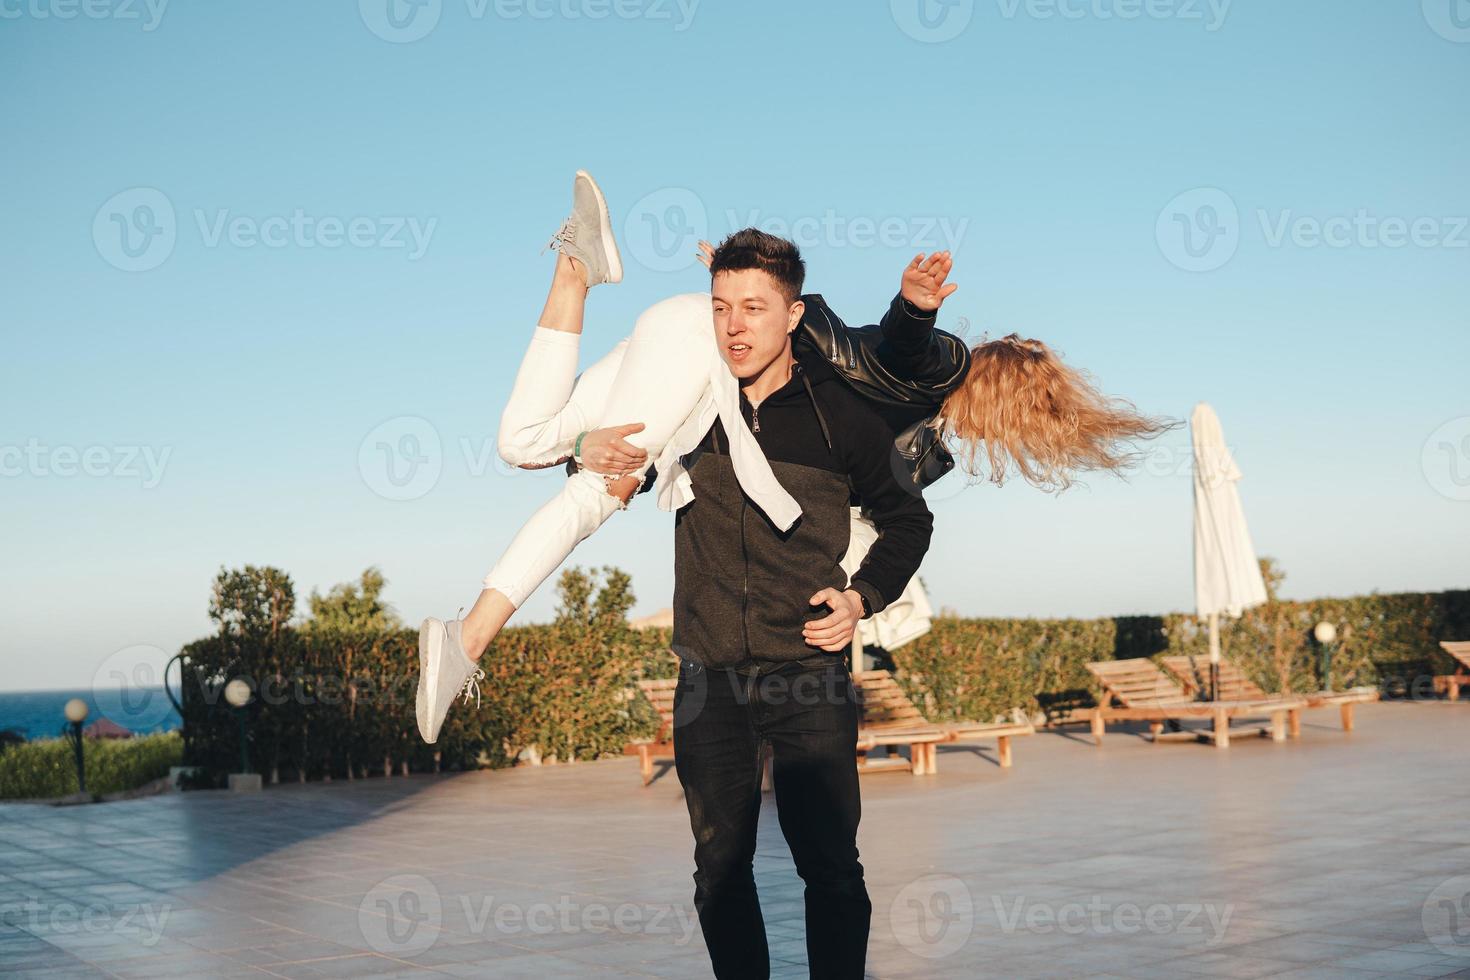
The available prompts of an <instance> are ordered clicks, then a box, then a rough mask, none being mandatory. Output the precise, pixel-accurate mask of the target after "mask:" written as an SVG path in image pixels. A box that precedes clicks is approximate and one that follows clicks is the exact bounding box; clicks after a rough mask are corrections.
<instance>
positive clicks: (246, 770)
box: [225, 677, 260, 793]
mask: <svg viewBox="0 0 1470 980" xmlns="http://www.w3.org/2000/svg"><path fill="white" fill-rule="evenodd" d="M251 694H252V692H251V690H250V684H249V682H248V681H246V680H244V679H243V678H240V677H236V678H235V679H234V680H232V681H230V682H229V683H228V684H226V685H225V701H227V702H228V703H229V705H230V707H231V708H232V709H233V710H234V712H235V720H236V721H238V722H239V724H240V771H239V772H233V773H230V789H232V790H234V791H235V792H237V793H256V792H259V791H260V776H258V775H255V774H253V773H251V771H250V753H249V750H248V748H247V741H246V731H245V706H246V705H248V704H249V703H250V698H251Z"/></svg>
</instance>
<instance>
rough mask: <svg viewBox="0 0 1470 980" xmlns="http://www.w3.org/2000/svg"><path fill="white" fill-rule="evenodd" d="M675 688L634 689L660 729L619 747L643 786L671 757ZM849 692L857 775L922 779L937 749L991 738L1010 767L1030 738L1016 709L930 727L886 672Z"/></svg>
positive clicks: (859, 680) (862, 679) (645, 683)
mask: <svg viewBox="0 0 1470 980" xmlns="http://www.w3.org/2000/svg"><path fill="white" fill-rule="evenodd" d="M678 684H679V682H678V680H677V679H674V678H670V679H668V680H641V681H639V682H638V690H639V691H641V692H642V693H643V696H644V697H646V698H647V699H648V701H649V703H650V704H652V705H653V707H654V709H655V710H656V711H657V712H658V715H659V721H660V724H659V728H658V732H657V733H656V734H655V735H654V737H653V738H646V739H638V740H636V741H633V742H629V743H628V744H627V746H625V747H624V749H623V754H624V755H636V756H638V763H639V766H638V768H639V771H640V773H641V774H642V776H643V785H645V786H647V785H648V784H649V783H650V782H652V781H653V770H654V761H655V760H657V759H663V758H668V759H672V758H673V755H674V688H675V687H677V686H678ZM853 688H854V689H855V690H856V691H857V694H858V700H859V702H860V703H861V705H862V718H861V719H860V721H859V723H858V740H857V745H856V746H855V749H856V751H857V753H858V772H859V773H868V772H887V771H892V770H902V771H907V772H912V773H913V774H914V775H915V776H923V775H927V774H929V773H933V772H937V771H938V769H937V760H936V758H935V756H936V753H935V750H934V747H935V746H936V745H937V744H939V743H941V742H973V741H980V740H982V739H991V738H993V739H995V741H996V753H997V755H998V757H999V761H1000V764H1001V766H1003V767H1005V768H1010V766H1011V763H1012V756H1011V739H1012V738H1015V737H1016V736H1019V735H1034V734H1035V733H1036V729H1035V727H1034V726H1032V724H1031V721H1030V719H1028V718H1027V717H1026V716H1025V715H1024V714H1023V713H1022V712H1021V711H1020V710H1019V709H1017V710H1016V711H1015V713H1014V715H1013V717H1012V720H1011V721H1008V722H995V723H987V722H974V721H956V722H941V723H939V724H933V723H930V722H928V721H926V720H925V719H924V716H923V714H921V713H920V711H919V709H918V708H917V707H915V706H914V703H913V702H912V701H910V700H909V699H908V695H906V694H904V693H903V689H902V688H900V687H899V686H898V682H897V681H895V680H894V679H893V676H892V675H891V674H889V672H888V671H886V670H868V671H859V672H857V673H855V674H853ZM887 745H906V746H908V748H909V757H908V758H907V759H905V758H904V757H902V756H889V757H887V758H874V757H872V756H871V752H872V750H873V749H875V748H878V747H879V746H887ZM762 788H763V789H765V790H767V791H769V790H770V788H771V759H770V756H769V754H767V756H766V759H765V772H764V775H763V778H762Z"/></svg>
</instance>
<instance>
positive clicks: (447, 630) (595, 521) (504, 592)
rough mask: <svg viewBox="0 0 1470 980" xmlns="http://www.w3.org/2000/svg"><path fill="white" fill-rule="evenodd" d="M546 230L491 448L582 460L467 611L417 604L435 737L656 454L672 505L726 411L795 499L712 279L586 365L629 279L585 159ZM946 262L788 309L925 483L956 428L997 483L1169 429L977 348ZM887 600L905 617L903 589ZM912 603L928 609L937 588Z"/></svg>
mask: <svg viewBox="0 0 1470 980" xmlns="http://www.w3.org/2000/svg"><path fill="white" fill-rule="evenodd" d="M738 237H739V233H737V235H736V236H732V240H733V239H736V238H738ZM548 247H553V248H556V249H557V250H558V253H559V254H558V256H557V262H556V270H555V272H554V274H553V278H552V285H551V290H550V292H549V294H548V297H547V301H546V306H545V308H544V309H543V311H542V315H541V319H540V320H539V321H538V326H537V327H536V329H535V331H534V333H533V336H532V339H531V343H530V346H529V348H528V350H527V352H526V357H525V359H524V360H523V361H522V364H521V367H520V370H519V371H518V373H517V375H516V381H515V385H514V387H513V389H512V393H511V397H510V401H509V403H508V404H507V406H506V410H505V412H504V414H503V415H502V418H501V425H500V433H499V449H500V454H501V456H502V457H503V458H504V459H505V460H506V461H507V462H509V463H511V464H513V465H516V466H520V467H523V468H528V469H531V468H540V467H546V466H554V465H558V464H560V463H563V462H566V461H567V460H568V459H571V460H572V461H573V462H574V463H575V464H576V470H575V472H574V473H573V475H572V476H571V478H570V479H569V480H568V481H567V483H566V484H565V485H564V486H563V487H562V488H561V490H560V491H559V492H558V493H557V494H556V495H555V496H554V497H553V499H552V500H550V501H549V502H548V503H547V504H545V505H543V506H542V507H541V508H540V509H539V510H538V511H537V512H536V514H535V515H533V516H532V517H531V519H530V520H529V521H528V522H527V523H526V524H525V525H524V526H523V527H522V528H521V530H520V531H519V532H518V533H517V535H516V536H515V538H514V539H513V540H512V542H511V544H510V546H509V548H508V549H507V550H506V552H505V554H504V555H503V556H502V557H501V559H500V561H499V562H497V563H496V565H495V567H494V568H493V569H492V570H491V571H490V573H489V574H488V575H487V576H486V577H485V580H484V582H483V589H482V591H481V593H480V595H479V597H478V598H477V600H476V601H475V604H474V606H473V607H472V608H471V610H470V613H469V615H468V616H466V617H464V618H463V619H454V620H450V621H448V622H444V621H440V620H438V619H434V618H430V619H426V620H425V621H424V624H423V626H422V628H421V630H420V634H419V659H420V678H419V691H418V703H417V706H416V707H417V715H418V718H419V730H420V734H421V735H422V736H423V737H424V739H425V740H426V741H429V742H433V741H434V740H435V739H436V738H437V736H438V731H439V727H440V725H441V724H442V722H443V719H444V716H445V714H446V712H447V710H448V706H449V704H450V702H452V700H453V699H454V698H455V697H456V696H458V695H460V694H461V693H463V694H464V696H466V697H468V695H469V692H470V689H471V688H472V687H473V686H474V683H475V681H477V680H478V679H480V678H481V677H483V676H484V675H483V672H482V671H480V670H479V669H478V667H477V665H476V661H477V660H478V659H479V657H480V656H481V655H482V654H483V652H484V650H485V649H486V648H487V647H488V645H489V643H490V642H491V641H492V640H493V639H494V637H495V636H496V635H497V634H498V633H499V631H500V630H501V628H503V627H504V625H505V623H506V621H507V620H508V619H509V618H510V616H511V614H512V613H514V612H515V610H516V608H517V607H518V606H520V605H521V603H523V602H524V601H525V599H526V597H528V596H529V595H530V594H531V592H533V591H534V590H535V588H536V587H537V586H539V585H540V583H541V582H543V581H544V580H545V579H546V578H547V577H549V576H550V574H551V573H552V572H553V571H554V570H555V569H556V567H557V566H558V565H560V564H561V562H562V561H564V560H565V559H566V557H567V556H568V555H569V554H570V553H571V551H572V549H574V548H575V547H576V545H577V544H578V543H579V542H580V541H582V540H583V539H584V538H585V537H587V536H588V535H589V534H591V533H592V532H593V531H595V530H596V529H597V528H598V527H600V526H601V525H602V523H603V522H604V521H606V520H607V518H608V517H609V516H611V514H612V512H613V511H614V510H617V509H619V508H622V507H626V506H627V501H628V499H629V498H630V497H631V496H632V495H633V493H635V492H637V490H638V489H639V488H640V487H642V485H643V483H644V478H645V476H646V474H647V471H648V469H649V468H650V465H652V464H654V463H655V462H656V464H657V465H656V470H657V474H658V477H657V484H656V489H657V495H658V499H659V505H660V507H661V508H663V509H665V510H675V509H677V508H678V507H680V506H683V505H684V504H686V503H688V502H689V500H691V499H692V493H691V492H690V490H689V485H688V478H687V476H685V475H684V473H683V467H682V465H681V463H680V461H679V457H681V456H682V455H683V454H685V453H687V452H688V451H690V450H691V449H693V447H694V446H695V445H697V444H698V442H699V440H700V439H701V438H702V437H703V435H704V433H705V432H706V431H708V429H709V427H710V425H711V424H713V421H714V419H715V418H716V417H719V418H720V419H721V420H722V422H723V423H724V426H723V427H724V430H725V432H726V433H727V434H728V435H729V437H730V439H731V456H732V459H733V462H734V464H735V469H736V473H737V476H738V477H739V479H740V483H741V487H742V489H743V490H744V491H745V493H746V495H747V496H748V497H750V498H751V500H752V501H753V502H754V503H755V504H756V505H757V506H758V507H760V508H761V509H762V510H763V511H764V512H765V513H766V515H767V516H768V517H769V518H770V519H771V520H772V521H773V523H775V524H776V525H777V526H778V527H781V528H782V529H785V528H789V527H790V526H791V525H792V524H793V523H794V522H795V520H796V519H797V517H799V515H800V509H799V507H797V506H796V504H795V501H794V500H792V499H791V497H790V495H788V494H787V493H786V492H785V490H784V489H783V488H781V486H780V485H779V483H777V482H776V480H775V478H774V476H773V475H772V473H771V470H770V467H769V464H768V463H767V462H766V460H765V457H764V456H763V455H762V454H761V452H760V447H759V445H758V444H757V443H756V441H755V438H754V436H753V435H752V434H751V432H750V430H749V428H748V427H747V426H746V425H745V423H744V419H743V416H741V415H740V414H739V404H738V397H739V396H738V391H737V388H736V383H735V380H734V378H733V377H732V376H731V375H730V373H729V371H728V369H727V368H726V366H725V364H724V362H723V361H722V359H721V358H720V355H719V352H718V351H717V350H716V348H715V342H714V329H713V318H712V314H711V310H710V300H709V295H708V294H688V295H685V296H677V297H674V298H672V299H670V300H665V301H663V302H661V303H659V304H656V305H655V306H653V307H651V308H650V309H649V310H647V311H645V313H644V314H643V315H642V316H640V317H639V319H638V322H637V324H636V325H635V328H634V331H633V334H632V335H631V336H629V337H627V338H625V339H624V340H622V341H621V342H619V344H618V345H617V346H615V347H614V348H613V350H612V351H611V352H610V353H609V354H607V355H606V356H604V357H603V358H602V359H601V360H599V361H598V362H597V363H595V364H594V365H592V366H591V367H590V368H588V369H587V371H585V372H584V373H583V374H582V375H581V376H580V377H578V376H577V375H576V365H577V354H578V347H579V345H580V334H581V331H582V326H583V314H584V310H585V304H586V296H587V292H588V290H589V289H591V287H593V286H595V285H599V284H601V283H616V282H618V281H620V280H621V278H622V268H621V261H620V259H619V256H618V252H617V245H616V242H615V240H614V238H613V235H612V227H611V221H610V219H609V217H608V214H607V207H606V202H605V200H604V198H603V196H602V193H601V191H600V189H599V188H598V187H597V185H596V183H595V182H594V181H593V180H592V178H591V177H590V176H589V175H588V174H586V173H585V172H584V171H579V172H578V173H577V176H576V178H575V180H574V183H573V209H572V214H571V216H570V217H568V219H567V221H566V222H565V223H564V224H563V226H562V228H561V230H559V231H558V232H557V234H556V236H554V237H553V239H552V242H551V243H550V245H549V246H548ZM701 248H702V251H703V256H702V257H703V259H704V261H705V263H706V265H708V264H709V261H710V259H711V257H712V256H713V252H714V250H713V249H712V247H710V246H709V245H708V244H707V243H701ZM952 266H953V263H952V261H951V259H950V257H949V255H948V254H947V253H939V254H936V255H934V256H930V257H929V258H927V259H926V258H924V257H923V256H919V257H917V258H915V259H914V261H913V262H911V263H910V264H909V266H908V268H907V269H905V270H904V275H903V280H902V289H901V292H900V295H899V296H898V297H897V298H895V300H894V302H893V304H892V306H891V307H890V310H889V312H888V314H887V315H886V316H885V317H884V318H883V321H882V322H881V323H880V324H878V325H875V326H870V327H862V328H850V327H847V326H846V325H845V324H843V323H842V321H841V320H839V319H838V318H837V317H836V316H835V314H833V313H832V312H831V310H830V309H828V308H827V306H826V304H825V303H824V302H823V301H822V299H821V297H820V296H815V295H812V296H804V297H802V300H803V302H804V304H805V306H804V311H803V312H802V314H801V320H800V322H799V324H798V323H797V322H796V321H795V319H793V323H792V329H793V332H796V333H797V340H798V341H799V342H805V343H810V344H813V345H815V346H816V348H817V349H818V350H819V351H822V352H823V353H824V354H826V355H828V356H829V358H830V360H831V362H832V365H833V367H834V368H836V369H837V371H838V372H839V374H841V375H842V376H843V377H844V378H845V379H846V380H847V381H848V383H849V384H851V385H852V387H853V388H854V389H855V390H856V391H858V392H859V393H860V394H862V395H864V396H865V397H866V398H868V399H869V400H870V401H871V402H872V403H873V404H874V406H875V408H876V409H877V410H878V412H879V414H880V415H881V416H882V417H883V418H884V420H885V422H887V423H888V424H889V427H890V428H891V430H892V431H891V432H890V433H883V434H881V435H880V437H883V438H892V439H893V440H894V465H895V467H902V468H903V469H904V471H906V473H907V474H908V475H909V476H910V477H911V479H912V481H913V485H914V487H915V492H916V493H917V492H920V490H922V488H923V487H924V486H926V485H928V484H929V483H932V482H933V481H934V480H936V479H938V478H939V477H941V476H943V475H944V474H945V473H947V472H948V470H949V469H951V468H953V466H954V461H953V459H952V458H951V456H950V453H949V451H948V448H947V446H946V444H947V443H954V444H957V445H958V446H959V447H960V448H961V452H962V455H963V457H964V459H965V462H966V465H967V469H968V470H969V471H970V472H971V473H972V474H978V473H979V472H980V470H982V469H983V468H985V466H987V465H988V469H989V478H990V479H991V480H992V481H993V482H995V483H997V484H999V483H1001V482H1003V480H1004V478H1005V475H1006V473H1007V472H1008V471H1009V469H1010V467H1011V466H1012V465H1014V466H1015V467H1016V469H1017V470H1018V471H1019V472H1020V473H1021V475H1022V476H1023V477H1024V478H1025V479H1026V480H1027V481H1028V482H1031V483H1032V484H1034V485H1036V486H1038V487H1041V488H1043V489H1054V488H1055V489H1060V488H1063V487H1065V486H1066V485H1067V484H1068V483H1069V482H1070V479H1071V475H1072V474H1073V473H1074V472H1076V471H1078V470H1084V469H1107V470H1113V471H1117V470H1120V469H1122V468H1123V467H1124V466H1126V465H1127V463H1128V461H1129V457H1128V456H1126V455H1125V454H1122V453H1120V452H1119V450H1118V448H1117V447H1118V446H1119V445H1120V444H1121V443H1123V442H1126V441H1127V440H1129V439H1133V438H1139V437H1147V436H1151V435H1154V434H1156V433H1157V432H1159V431H1162V429H1163V428H1165V426H1164V425H1163V424H1161V423H1160V422H1158V421H1156V420H1153V419H1149V418H1146V417H1144V416H1142V415H1140V414H1138V413H1137V412H1136V411H1134V410H1133V409H1132V407H1131V406H1130V405H1128V404H1127V403H1126V402H1118V401H1115V400H1112V399H1109V398H1107V397H1105V396H1104V395H1102V394H1101V393H1100V392H1098V391H1097V390H1096V388H1094V387H1093V386H1092V385H1091V383H1090V382H1089V381H1088V380H1087V378H1086V377H1085V376H1084V375H1082V374H1080V373H1078V372H1077V371H1075V370H1073V369H1071V368H1069V367H1067V366H1066V365H1064V364H1063V363H1062V362H1061V361H1060V360H1059V359H1058V358H1057V357H1056V355H1055V354H1053V353H1052V352H1051V351H1050V350H1049V349H1048V348H1047V347H1046V346H1045V345H1044V344H1042V343H1040V342H1039V341H1033V340H1022V339H1021V338H1019V337H1017V336H1015V335H1011V336H1009V337H1006V338H1004V339H1003V340H998V341H993V342H990V343H983V344H980V345H977V346H976V347H975V348H974V349H973V350H970V349H967V348H966V347H965V345H964V344H963V342H962V341H960V340H959V338H957V337H954V336H953V335H950V334H946V333H944V332H943V331H939V330H936V329H934V326H933V321H934V317H935V314H936V312H937V310H938V309H939V307H940V306H941V304H942V303H943V301H944V299H945V298H947V297H948V296H949V295H951V294H952V293H953V292H954V291H955V289H956V288H957V287H956V286H955V285H954V284H947V283H946V281H945V280H946V278H947V277H948V274H949V272H950V270H951V268H952ZM793 309H794V308H793ZM602 426H611V427H608V428H600V427H602ZM875 435H879V434H875ZM853 522H854V525H853V533H852V547H851V548H850V550H849V553H848V556H847V560H846V561H845V562H844V567H845V568H847V570H848V572H849V574H851V573H852V572H853V571H854V570H855V569H856V568H857V567H858V565H859V564H860V563H861V561H862V559H863V557H864V555H865V553H866V550H867V547H868V546H869V545H870V544H871V543H872V540H873V536H874V533H875V532H874V531H873V529H872V526H871V524H868V523H866V522H865V520H864V518H862V516H861V515H860V514H859V513H858V512H857V511H856V510H854V513H853ZM917 589H918V586H917V583H916V582H914V583H911V584H910V591H913V592H915V593H917ZM909 594H910V593H909V592H908V591H906V593H905V595H906V596H909ZM919 603H922V594H921V593H917V594H916V595H914V596H913V605H918V604H919ZM894 605H895V607H897V608H896V609H895V614H897V615H899V616H901V615H902V612H903V603H902V602H900V603H896V604H894ZM918 613H919V614H920V615H921V616H922V615H926V614H927V605H926V604H925V605H923V606H922V608H919V609H918ZM891 615H892V614H891ZM823 622H824V621H818V622H815V623H811V624H809V627H810V628H820V627H821V626H822V623H823ZM891 632H892V631H891ZM898 632H900V633H901V632H903V629H902V627H900V628H899V629H898ZM845 645H846V644H845V643H843V644H841V646H845ZM839 648H840V646H838V647H823V649H839Z"/></svg>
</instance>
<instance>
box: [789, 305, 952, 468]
mask: <svg viewBox="0 0 1470 980" xmlns="http://www.w3.org/2000/svg"><path fill="white" fill-rule="evenodd" d="M802 302H804V303H805V304H806V313H805V314H803V316H802V319H801V325H800V327H799V328H798V330H797V337H798V342H799V343H807V344H810V345H811V346H812V347H814V348H816V350H817V351H819V352H820V353H821V354H822V356H823V357H825V358H826V360H827V362H828V363H829V364H831V365H832V367H833V368H834V369H835V370H836V371H837V373H838V374H839V375H840V376H841V377H842V378H843V379H844V380H845V381H846V382H847V383H848V385H849V386H850V387H851V388H852V389H853V390H854V391H856V392H857V393H858V394H859V395H862V396H863V398H865V399H867V400H868V401H869V402H871V403H872V404H873V406H874V408H875V409H877V411H878V412H879V414H880V415H881V416H882V417H883V418H884V420H885V421H887V422H888V423H889V425H890V427H891V428H892V429H893V434H894V439H893V443H894V449H895V450H896V452H897V454H898V457H899V460H900V462H901V463H902V465H903V467H904V469H905V470H906V471H907V472H908V474H909V476H910V477H911V478H912V479H913V481H914V483H915V484H916V485H918V486H919V487H921V488H922V487H927V486H929V485H930V484H931V483H933V482H934V481H935V480H938V479H939V478H940V477H942V476H944V474H946V473H948V472H949V471H950V470H952V469H954V465H955V463H954V457H953V456H952V455H951V454H950V452H949V450H948V449H946V448H945V447H944V444H943V443H942V442H941V441H940V439H939V433H938V432H936V431H935V429H934V427H933V426H932V425H931V424H930V422H931V421H932V420H933V419H934V417H935V416H936V415H937V414H938V413H939V409H940V406H941V405H942V404H943V403H944V399H945V396H946V395H948V394H949V393H950V392H952V391H954V390H955V389H956V388H958V387H959V386H960V385H961V384H963V383H964V380H965V376H966V374H968V373H969V370H970V348H969V347H968V346H967V345H966V344H965V342H964V341H963V340H961V339H960V338H959V337H956V336H955V335H954V334H951V333H946V332H945V331H943V330H938V329H936V328H935V326H934V320H935V317H934V314H932V313H925V312H923V311H921V310H919V309H917V308H915V307H913V306H910V305H909V304H908V303H907V302H906V301H905V300H904V299H903V297H902V296H895V297H894V298H893V302H892V303H891V304H890V305H889V307H888V312H887V313H885V314H884V316H883V320H882V322H881V323H878V324H875V325H869V326H865V327H849V326H848V325H847V324H845V323H843V322H842V320H841V318H839V317H838V316H837V314H836V313H833V312H832V308H831V307H830V306H828V305H827V302H826V300H824V299H822V297H821V296H820V295H818V294H816V293H811V294H808V295H806V296H803V297H802Z"/></svg>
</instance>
